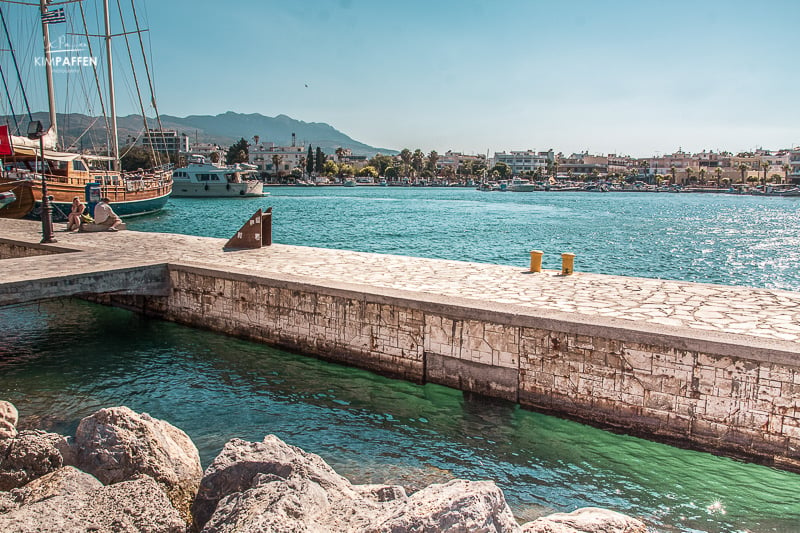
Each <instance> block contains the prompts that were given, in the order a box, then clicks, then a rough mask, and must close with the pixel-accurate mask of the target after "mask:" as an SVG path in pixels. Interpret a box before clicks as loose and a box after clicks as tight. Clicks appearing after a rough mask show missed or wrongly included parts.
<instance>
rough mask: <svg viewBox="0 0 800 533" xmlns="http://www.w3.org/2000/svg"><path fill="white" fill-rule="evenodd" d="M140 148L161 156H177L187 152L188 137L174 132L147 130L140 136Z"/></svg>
mask: <svg viewBox="0 0 800 533" xmlns="http://www.w3.org/2000/svg"><path fill="white" fill-rule="evenodd" d="M141 143H142V146H144V147H145V148H151V147H152V149H153V150H154V151H156V152H161V153H162V154H178V153H181V152H183V153H186V152H188V151H189V137H187V136H186V134H185V133H178V132H177V131H174V130H148V131H147V133H145V134H144V135H142V140H141Z"/></svg>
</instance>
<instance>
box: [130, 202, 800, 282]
mask: <svg viewBox="0 0 800 533" xmlns="http://www.w3.org/2000/svg"><path fill="white" fill-rule="evenodd" d="M267 190H269V191H270V192H271V196H270V197H267V198H254V199H238V198H232V199H226V200H202V199H188V198H187V199H172V200H170V203H169V204H168V206H167V210H165V211H164V212H163V213H161V214H160V215H157V216H152V217H147V218H138V219H131V220H130V224H129V226H130V227H131V228H132V229H137V230H142V231H163V232H172V233H187V234H192V235H201V236H209V237H220V238H225V239H227V238H230V237H231V236H232V235H233V234H234V233H235V232H236V230H238V229H239V227H240V226H241V225H242V224H243V223H244V222H245V221H246V220H247V219H248V218H249V217H250V215H252V214H253V213H254V212H255V211H256V210H257V209H258V208H259V207H264V208H266V207H270V206H272V207H273V212H274V216H273V221H274V222H273V236H274V241H275V242H277V243H282V244H295V245H302V246H321V247H325V248H341V249H347V250H358V251H365V252H377V253H390V254H400V255H410V256H417V257H433V258H443V259H455V260H464V261H476V262H481V263H496V264H505V265H520V266H524V265H527V264H528V262H529V261H530V255H529V253H528V252H529V251H530V250H533V249H538V250H543V251H544V252H545V256H544V266H545V268H552V269H560V268H561V255H560V254H561V253H562V252H572V253H575V254H577V257H576V260H575V265H576V266H575V268H576V270H578V271H581V270H582V271H585V272H597V273H602V274H618V275H628V276H643V277H651V278H664V279H679V280H687V281H697V282H704V283H721V284H727V285H749V286H753V287H769V288H780V289H789V290H800V268H798V267H797V265H798V264H800V198H776V197H767V198H764V197H756V196H735V195H725V194H669V193H658V194H656V193H604V194H601V193H574V192H566V193H554V192H534V193H511V192H506V193H499V192H494V193H491V192H480V191H476V190H474V189H463V188H416V187H349V188H344V187H316V188H308V187H273V188H268V189H267Z"/></svg>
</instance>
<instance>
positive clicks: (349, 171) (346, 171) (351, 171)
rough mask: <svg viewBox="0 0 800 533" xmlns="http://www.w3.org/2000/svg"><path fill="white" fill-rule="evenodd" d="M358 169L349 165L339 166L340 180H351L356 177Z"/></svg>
mask: <svg viewBox="0 0 800 533" xmlns="http://www.w3.org/2000/svg"><path fill="white" fill-rule="evenodd" d="M355 173H356V169H355V167H354V166H353V165H350V164H348V163H342V164H341V165H339V177H340V178H351V177H353V176H354V175H355Z"/></svg>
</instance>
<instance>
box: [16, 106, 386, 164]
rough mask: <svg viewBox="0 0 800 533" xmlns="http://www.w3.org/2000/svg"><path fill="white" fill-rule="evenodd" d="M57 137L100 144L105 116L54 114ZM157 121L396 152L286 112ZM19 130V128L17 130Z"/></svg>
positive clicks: (217, 137) (138, 124)
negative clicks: (294, 117)
mask: <svg viewBox="0 0 800 533" xmlns="http://www.w3.org/2000/svg"><path fill="white" fill-rule="evenodd" d="M33 119H34V120H41V121H42V123H43V124H45V125H47V124H48V123H49V119H48V117H47V113H34V114H33ZM18 120H19V122H20V124H21V128H22V129H23V130H24V129H25V128H26V127H27V123H28V119H27V117H24V118H21V117H18ZM57 120H58V129H59V137H60V139H61V142H62V144H64V145H65V146H69V145H71V144H73V143H74V145H75V147H76V148H81V147H84V148H97V147H100V146H103V145H104V144H105V143H106V133H105V132H106V130H105V121H104V119H103V118H102V117H89V116H86V115H81V114H78V113H70V114H68V115H64V114H59V115H58V116H57ZM3 123H7V124H10V125H11V126H12V129H13V126H14V122H13V120H11V119H10V117H9V118H8V120H3ZM148 124H149V127H151V128H157V127H158V125H157V124H156V123H155V120H154V119H150V118H149V119H148ZM161 125H162V127H163V128H164V129H167V130H177V131H178V132H179V133H185V134H186V135H188V136H189V138H190V139H191V141H192V142H194V141H195V139H196V140H198V141H199V142H210V143H217V144H219V145H220V146H223V147H227V146H229V145H231V144H233V143H234V142H236V141H238V140H239V139H240V138H242V137H244V138H245V139H247V140H248V141H250V142H252V138H253V136H254V135H258V136H259V138H260V141H262V142H274V143H275V144H277V145H279V146H288V145H289V144H290V143H291V140H292V133H294V134H295V135H296V136H297V143H298V144H305V145H308V144H311V145H312V146H313V147H314V148H316V147H317V146H319V147H321V148H322V150H323V151H324V152H325V153H327V154H332V153H333V152H334V151H335V150H336V148H338V147H340V146H341V147H343V148H349V149H350V150H352V151H353V153H354V154H357V155H367V156H373V155H375V154H376V153H379V152H380V153H382V154H396V153H397V150H391V149H388V148H376V147H374V146H369V145H368V144H364V143H362V142H359V141H356V140H354V139H352V138H350V137H348V136H347V135H345V134H344V133H342V132H341V131H339V130H337V129H336V128H334V127H332V126H330V125H329V124H325V123H322V122H303V121H302V120H295V119H293V118H291V117H287V116H286V115H278V116H277V117H265V116H264V115H260V114H258V113H253V114H249V115H246V114H242V113H233V112H231V111H228V112H227V113H223V114H221V115H216V116H211V115H191V116H188V117H183V118H182V117H173V116H170V115H162V116H161ZM143 128H144V123H143V122H142V117H141V115H128V116H127V117H118V119H117V131H118V132H119V142H120V144H126V141H127V139H128V138H129V137H130V138H136V137H137V136H138V135H139V134H140V132H141V131H142V129H143ZM23 134H24V131H23Z"/></svg>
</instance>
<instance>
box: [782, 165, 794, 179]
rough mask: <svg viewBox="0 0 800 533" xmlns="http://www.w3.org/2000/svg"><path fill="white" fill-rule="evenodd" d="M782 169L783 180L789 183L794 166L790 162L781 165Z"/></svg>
mask: <svg viewBox="0 0 800 533" xmlns="http://www.w3.org/2000/svg"><path fill="white" fill-rule="evenodd" d="M781 170H783V182H784V183H789V171H790V170H792V167H791V166H790V165H789V163H784V164H783V165H781Z"/></svg>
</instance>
